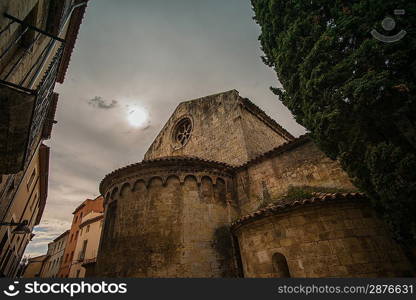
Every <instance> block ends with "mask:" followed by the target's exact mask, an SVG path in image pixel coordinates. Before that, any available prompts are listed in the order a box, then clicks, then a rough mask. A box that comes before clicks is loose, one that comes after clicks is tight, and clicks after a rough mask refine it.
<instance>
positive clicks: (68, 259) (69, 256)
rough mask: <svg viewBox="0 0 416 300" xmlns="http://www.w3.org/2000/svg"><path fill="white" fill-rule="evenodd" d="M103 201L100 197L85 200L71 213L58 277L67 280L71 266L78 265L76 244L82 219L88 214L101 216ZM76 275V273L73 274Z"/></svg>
mask: <svg viewBox="0 0 416 300" xmlns="http://www.w3.org/2000/svg"><path fill="white" fill-rule="evenodd" d="M103 203H104V199H103V197H102V196H99V197H97V198H95V199H87V200H85V201H84V202H83V203H82V204H81V205H79V206H78V207H77V208H76V209H75V210H74V212H73V215H74V217H73V219H72V224H71V229H70V231H69V237H68V242H67V245H66V247H65V251H64V257H63V261H62V263H61V266H60V269H59V272H58V277H60V278H68V277H69V275H70V270H71V267H72V265H75V264H78V262H79V259H78V258H77V255H76V254H77V253H76V247H77V242H78V240H79V239H81V237H80V232H81V229H83V227H80V225H81V224H83V221H82V220H83V217H85V216H86V215H88V214H90V213H91V212H94V213H98V214H101V213H103V210H104V207H103ZM75 274H76V273H75Z"/></svg>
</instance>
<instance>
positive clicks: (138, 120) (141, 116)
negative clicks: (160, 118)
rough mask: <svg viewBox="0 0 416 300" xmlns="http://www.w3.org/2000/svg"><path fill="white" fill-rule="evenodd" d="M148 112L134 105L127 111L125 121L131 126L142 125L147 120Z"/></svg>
mask: <svg viewBox="0 0 416 300" xmlns="http://www.w3.org/2000/svg"><path fill="white" fill-rule="evenodd" d="M148 118H149V116H148V113H147V111H146V110H144V109H143V108H141V107H136V108H134V109H132V110H130V111H129V113H128V115H127V121H128V122H129V124H130V125H131V126H133V127H142V126H144V125H145V124H146V123H147V121H148Z"/></svg>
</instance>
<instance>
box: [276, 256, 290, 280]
mask: <svg viewBox="0 0 416 300" xmlns="http://www.w3.org/2000/svg"><path fill="white" fill-rule="evenodd" d="M272 263H273V271H274V272H273V273H274V274H275V277H278V278H287V277H290V272H289V266H288V265H287V261H286V257H285V256H284V255H283V254H281V253H275V254H273V257H272Z"/></svg>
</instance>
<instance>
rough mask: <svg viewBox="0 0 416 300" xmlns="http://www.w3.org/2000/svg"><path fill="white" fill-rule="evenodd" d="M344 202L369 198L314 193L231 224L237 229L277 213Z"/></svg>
mask: <svg viewBox="0 0 416 300" xmlns="http://www.w3.org/2000/svg"><path fill="white" fill-rule="evenodd" d="M342 200H355V201H360V200H367V197H366V196H365V195H364V194H362V193H358V192H357V193H314V196H313V197H311V198H307V199H301V200H287V201H281V202H278V203H275V204H270V205H268V206H266V207H265V208H262V209H259V210H257V211H255V212H252V213H250V214H247V215H245V216H242V217H240V218H238V219H236V220H235V221H233V222H232V223H231V228H232V229H236V228H237V227H239V226H241V225H244V224H247V223H250V222H252V221H254V220H257V219H261V218H264V217H269V216H272V215H274V214H276V213H280V212H283V211H285V210H289V209H294V208H298V207H300V206H304V205H314V204H319V203H324V202H325V203H326V202H332V201H342Z"/></svg>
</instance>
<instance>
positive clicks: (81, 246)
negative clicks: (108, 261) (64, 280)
mask: <svg viewBox="0 0 416 300" xmlns="http://www.w3.org/2000/svg"><path fill="white" fill-rule="evenodd" d="M103 218H104V216H103V213H98V212H95V211H91V212H89V213H88V214H86V215H85V216H84V217H82V219H81V223H80V224H79V236H78V240H77V244H76V246H75V252H74V253H75V255H74V259H73V261H72V264H71V268H70V271H69V277H71V278H84V277H90V276H92V275H93V274H94V266H95V263H96V261H97V253H98V246H99V243H100V237H101V230H102V227H103Z"/></svg>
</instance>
